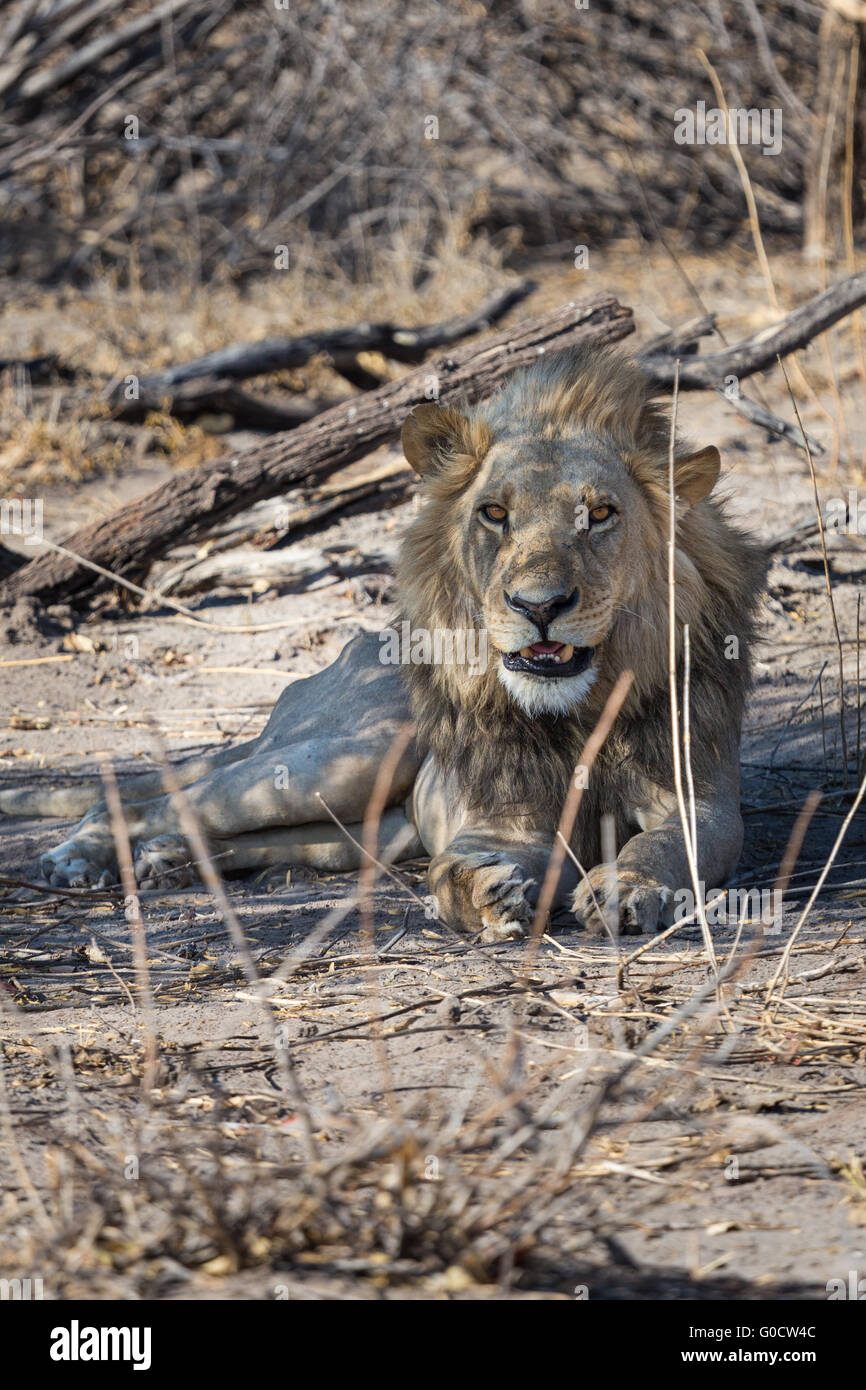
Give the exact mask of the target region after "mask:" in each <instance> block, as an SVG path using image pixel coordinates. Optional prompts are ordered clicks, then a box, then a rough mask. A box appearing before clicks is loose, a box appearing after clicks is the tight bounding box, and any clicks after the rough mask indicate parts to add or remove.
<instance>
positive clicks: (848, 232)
mask: <svg viewBox="0 0 866 1390" xmlns="http://www.w3.org/2000/svg"><path fill="white" fill-rule="evenodd" d="M859 75H860V31H859V29H856V28H855V29H854V33H853V39H852V44H851V55H850V66H849V68H848V100H847V103H846V109H845V158H844V162H843V166H842V236H843V239H844V242H845V262H846V265H847V266H848V269H849V270H850V271H856V269H857V257H856V255H855V253H854V111H855V106H856V99H857V81H858V78H859ZM851 329H852V331H853V334H854V343H855V346H856V349H857V362H858V365H859V367H860V378H861V381H862V383H863V390H864V392H866V343H864V335H863V314H862V312H861V310H859V309H858V310H856V311H855V313H854V314H852V316H851ZM860 467H861V468H866V453H864V455H863V459H862V460H861V464H860ZM857 766H858V768H859V766H860V759H859V757H858V759H857Z"/></svg>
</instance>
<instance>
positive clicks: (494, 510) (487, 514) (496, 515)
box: [481, 502, 508, 526]
mask: <svg viewBox="0 0 866 1390" xmlns="http://www.w3.org/2000/svg"><path fill="white" fill-rule="evenodd" d="M481 515H482V516H483V517H484V520H485V521H492V522H494V524H495V525H497V526H501V525H502V523H503V521H505V519H506V517H507V516H508V512H507V511H506V509H505V507H500V506H499V504H498V503H497V502H489V503H488V504H487V506H486V507H482V508H481Z"/></svg>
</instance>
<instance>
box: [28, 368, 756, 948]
mask: <svg viewBox="0 0 866 1390" xmlns="http://www.w3.org/2000/svg"><path fill="white" fill-rule="evenodd" d="M651 397H652V391H651V388H650V386H649V385H648V383H647V381H646V379H645V377H644V375H643V373H642V371H641V369H640V367H639V366H638V365H637V364H636V363H635V362H633V361H631V360H629V359H627V358H624V357H621V356H618V355H616V354H615V353H613V352H610V351H598V350H592V349H586V350H579V351H573V352H566V353H561V354H557V355H556V356H552V357H550V358H547V359H545V358H542V359H540V360H539V362H538V364H537V365H535V366H533V367H532V368H530V369H528V370H525V371H521V372H519V373H517V374H516V375H514V376H513V377H512V378H510V379H509V380H508V381H507V382H506V383H505V385H504V386H503V387H502V388H501V389H500V390H499V391H498V392H497V393H496V394H495V395H494V396H493V397H492V398H491V399H489V400H487V401H486V402H484V403H482V404H480V405H477V406H475V407H472V408H468V407H467V408H466V409H456V408H447V409H446V408H440V407H439V406H438V405H433V404H429V405H422V406H419V407H418V408H417V409H416V410H415V411H414V412H413V414H412V415H410V416H409V418H408V420H407V421H406V423H405V426H404V429H403V447H404V450H405V453H406V457H407V459H408V460H409V462H410V463H411V464H412V466H413V468H414V469H415V470H416V471H417V472H418V473H419V474H420V476H421V479H422V491H421V497H422V505H421V507H420V509H419V512H418V516H417V518H416V519H415V520H414V521H413V522H412V524H411V525H410V526H409V528H408V530H407V533H406V536H405V539H404V542H403V546H402V555H401V560H400V564H399V569H398V588H399V595H400V606H401V613H400V627H401V629H402V631H403V632H404V634H405V633H406V632H408V633H409V634H410V635H411V639H412V641H411V646H410V649H409V652H410V656H411V655H412V654H413V653H416V652H418V651H420V652H421V659H420V660H418V659H414V660H411V659H410V661H409V662H408V663H407V664H401V665H395V664H391V662H389V660H387V659H386V657H387V656H388V654H391V655H393V651H394V645H395V644H394V640H393V634H392V636H390V637H387V640H386V638H385V635H383V636H381V637H380V636H379V635H376V634H370V635H366V636H363V637H359V638H356V639H355V640H354V641H352V642H350V643H349V644H348V646H347V647H346V648H345V649H344V650H343V652H342V654H341V655H340V657H339V658H338V660H337V661H336V662H335V663H334V665H333V666H331V667H329V668H328V669H327V670H325V671H322V672H320V673H319V674H317V675H315V676H311V677H309V678H308V679H305V680H299V681H298V682H296V683H295V684H293V685H291V686H289V687H288V689H287V690H285V691H284V693H283V694H282V695H281V696H280V698H279V700H278V701H277V704H276V706H275V708H274V711H273V713H272V715H271V718H270V720H269V722H268V724H267V727H266V728H265V730H264V732H263V733H262V734H261V735H260V737H259V738H257V739H255V740H253V741H252V742H250V743H246V744H242V745H240V746H239V747H236V748H231V749H228V750H224V751H221V752H219V753H217V754H215V755H213V756H210V757H205V758H197V759H196V758H194V759H191V760H189V761H187V762H185V763H181V764H180V765H179V766H178V767H177V769H176V774H177V777H178V780H179V781H180V782H181V783H182V784H183V785H184V786H185V787H186V795H187V797H188V799H189V802H190V804H191V806H192V809H193V811H194V812H195V814H196V815H197V817H198V819H199V821H200V823H201V825H202V827H203V829H204V831H205V832H206V834H207V836H208V838H209V840H210V842H211V844H212V846H213V848H214V850H215V851H216V852H218V853H219V856H220V863H221V864H222V865H223V866H227V867H229V868H250V867H254V866H257V865H261V864H269V863H286V864H291V863H303V864H310V865H313V866H317V867H321V868H325V869H348V868H354V867H356V866H357V865H358V862H359V852H358V850H357V848H356V847H355V846H354V845H353V844H352V843H351V842H350V841H349V840H348V839H347V838H346V837H345V836H344V835H343V833H342V832H341V831H340V830H339V829H338V828H337V826H336V825H335V824H334V822H333V821H332V820H330V819H329V818H328V812H327V811H326V809H325V805H327V807H328V808H330V810H331V811H333V813H334V815H335V816H336V817H338V818H339V819H340V820H341V821H342V822H343V823H345V824H347V825H348V827H349V830H350V832H351V834H352V835H353V836H354V838H355V839H356V840H357V839H358V838H359V836H360V822H361V820H362V818H363V815H364V810H365V807H366V805H367V803H368V800H369V798H370V796H371V793H372V790H373V787H374V784H375V782H376V776H377V773H378V772H379V769H380V767H381V765H382V762H383V760H384V759H385V757H386V754H387V752H388V750H389V748H390V747H391V746H392V744H393V742H394V739H395V736H396V735H397V734H398V731H399V730H400V728H401V726H403V725H405V723H406V722H407V721H408V720H409V719H410V718H412V719H414V721H415V725H416V730H417V736H416V739H415V741H414V742H413V743H412V744H410V745H409V747H408V748H407V749H406V751H405V753H404V754H403V756H402V758H401V759H400V761H399V765H398V766H397V768H396V771H395V773H394V776H393V779H392V782H391V787H390V793H389V798H388V807H389V809H388V810H387V812H386V814H385V816H384V818H383V822H382V827H381V831H380V837H381V840H382V843H383V844H384V843H392V842H393V841H394V840H395V837H398V836H402V844H403V853H404V854H417V853H418V852H419V851H420V849H421V847H423V849H424V850H426V852H427V853H428V854H429V855H430V856H431V863H430V870H429V877H430V888H431V892H432V893H433V895H434V897H435V899H436V903H437V906H438V909H439V912H440V914H441V916H442V917H443V918H444V919H445V920H446V921H447V922H448V923H449V924H450V925H452V926H454V927H460V928H464V929H466V930H468V931H481V932H482V933H483V939H485V940H500V939H505V938H507V937H512V936H520V935H522V934H524V933H525V932H526V930H527V927H528V924H529V923H530V921H531V918H532V914H533V903H534V895H535V894H537V891H538V884H539V883H540V881H541V880H542V878H543V875H544V871H545V867H546V864H547V861H548V857H549V854H550V850H551V845H552V843H553V837H554V834H555V830H556V826H557V823H558V819H559V815H560V811H561V808H562V805H563V802H564V800H565V796H566V792H567V790H568V786H569V782H570V779H571V777H572V775H573V773H574V769H575V766H576V764H577V763H578V761H579V758H580V754H581V750H582V748H583V745H584V742H585V740H586V738H587V735H588V734H589V733H590V731H591V730H592V729H593V727H594V726H595V724H596V722H597V720H598V717H599V714H600V712H601V709H602V707H603V705H604V702H605V700H606V698H607V696H608V694H609V693H610V690H611V688H612V686H613V684H614V682H615V680H616V679H617V677H618V676H619V675H620V673H621V672H623V671H625V670H631V671H632V672H633V673H634V683H633V685H632V687H631V690H630V692H629V694H628V696H627V698H626V701H625V704H624V705H623V707H622V710H621V712H620V714H619V716H618V718H617V720H616V722H615V725H614V728H613V731H612V733H611V735H610V737H609V738H608V739H607V742H606V743H605V745H604V747H603V748H602V751H601V753H600V755H599V757H598V759H597V761H596V763H595V766H594V768H593V770H592V773H591V775H590V778H589V782H588V786H587V789H586V791H585V794H584V796H583V800H582V803H581V806H580V812H579V815H578V818H577V823H576V826H575V830H574V833H573V836H572V849H573V851H574V854H575V856H576V857H577V859H578V860H579V861H580V863H581V864H582V865H583V866H585V868H586V870H587V871H588V873H587V876H586V877H585V878H584V879H582V880H578V878H577V875H576V873H574V872H572V871H571V868H570V866H569V865H567V866H566V867H567V869H568V872H567V873H564V874H563V876H562V878H561V880H560V884H559V889H558V893H557V897H556V899H555V908H556V910H557V912H560V911H561V909H563V908H570V910H571V912H572V914H573V915H574V917H576V918H577V919H578V920H579V921H581V922H583V923H584V924H585V925H586V926H587V927H588V928H589V929H590V930H593V931H599V930H601V929H603V925H604V924H603V922H602V921H601V919H600V914H599V911H598V907H597V904H600V905H601V907H602V908H603V907H604V901H605V894H606V892H607V891H608V887H609V884H610V873H609V870H607V869H605V868H604V866H603V865H601V864H600V860H601V844H600V830H599V827H600V821H601V817H602V816H603V815H605V814H608V815H610V816H611V817H612V818H613V822H614V825H615V833H616V842H617V845H618V846H619V847H620V848H619V854H618V858H617V862H616V866H617V877H618V885H619V887H618V898H619V926H620V930H621V931H625V932H641V931H653V930H655V929H656V928H657V927H658V926H659V924H660V923H662V922H665V921H667V920H670V912H671V903H672V898H673V893H674V891H675V890H676V889H677V888H680V887H686V886H688V885H689V882H690V879H689V873H688V867H687V862H686V855H685V847H684V842H683V836H682V833H681V827H680V820H679V815H678V811H677V807H676V800H675V796H674V792H673V772H672V750H671V730H670V713H669V694H668V675H667V641H668V591H667V533H668V524H669V500H668V447H669V425H668V422H667V419H666V416H665V413H664V412H663V410H662V409H661V408H660V407H659V406H658V405H656V404H654V403H653V401H652V399H651ZM718 474H719V455H718V451H717V450H716V449H715V448H712V447H710V448H706V449H702V450H700V451H699V452H694V451H690V450H688V449H685V448H683V447H682V446H681V445H679V444H678V445H677V447H676V452H675V486H676V494H677V546H676V565H675V567H676V619H677V638H678V644H679V646H680V647H681V645H682V629H683V626H684V624H686V623H687V624H688V625H689V630H690V645H691V655H692V661H691V683H690V691H691V725H692V731H693V732H692V739H691V764H692V770H693V775H694V785H695V791H696V813H697V844H698V871H699V876H700V878H701V880H702V881H703V882H705V883H706V885H707V886H708V887H712V886H716V885H720V884H722V883H723V882H724V881H725V879H726V878H727V877H728V875H729V874H730V873H731V872H732V870H733V868H734V866H735V864H736V862H737V858H738V856H739V853H740V847H741V843H742V822H741V819H740V813H739V740H740V726H741V720H742V713H743V703H744V699H745V695H746V692H747V690H748V686H749V647H750V641H751V638H752V631H753V623H754V614H755V609H756V605H757V602H758V598H759V595H760V591H761V587H762V581H763V572H764V561H763V557H762V554H761V552H760V550H759V549H758V547H757V546H756V545H754V544H753V543H752V542H751V541H750V540H748V539H747V538H746V537H745V536H743V535H741V534H740V533H739V532H738V531H737V530H735V529H734V527H733V526H731V524H730V523H729V522H728V521H727V520H726V519H725V515H724V512H723V509H722V507H721V506H720V504H719V503H718V502H715V501H711V500H710V499H709V494H710V492H711V491H712V489H713V487H714V485H715V483H716V480H717V478H718ZM407 625H408V626H407ZM467 633H468V634H469V635H474V636H476V637H477V636H478V635H479V633H480V635H481V636H482V637H484V638H486V650H484V649H483V648H482V652H481V659H479V652H478V650H477V649H476V648H475V647H473V653H474V658H475V659H474V660H471V661H470V660H467V659H466V654H465V652H461V644H460V643H456V642H453V641H451V642H449V643H445V644H442V643H437V642H436V641H431V634H432V637H433V638H436V636H437V634H438V635H441V634H447V635H450V636H451V637H453V636H454V634H467ZM418 634H421V636H422V637H423V638H424V639H425V640H424V641H421V642H420V644H416V641H415V638H416V637H417V635H418ZM431 652H432V653H433V654H434V659H431ZM443 653H444V655H443ZM404 654H405V644H404ZM436 655H440V656H442V659H440V660H436V659H435V656H436ZM681 659H682V657H681V654H680V662H681ZM680 678H682V672H680ZM161 787H162V780H161V775H160V774H159V773H156V774H150V775H146V776H144V777H140V778H138V779H133V780H132V782H131V783H127V784H126V785H125V787H124V797H125V801H126V816H127V820H128V825H129V831H130V836H131V839H132V843H133V846H134V852H135V870H136V875H137V878H138V881H139V883H140V884H142V885H143V886H146V887H153V886H156V885H158V884H166V883H169V884H171V883H177V882H178V881H181V880H183V881H189V877H188V875H189V870H188V868H187V867H186V866H187V863H188V861H189V858H190V852H189V849H188V847H187V845H186V843H185V842H184V840H183V837H182V835H181V831H180V825H179V822H178V818H177V814H176V811H175V809H174V807H173V805H172V801H171V798H170V797H169V796H167V795H164V794H158V795H154V793H159V792H160V790H161ZM93 794H94V788H93V787H91V788H90V789H89V790H85V791H83V792H82V791H81V790H80V789H79V790H73V789H66V790H55V791H51V792H48V793H47V794H45V795H40V794H38V793H35V794H34V793H21V792H14V791H6V792H4V793H2V794H0V809H2V810H4V811H6V812H7V813H8V814H28V813H29V814H43V815H45V814H48V815H57V814H70V813H73V814H74V813H80V812H81V811H82V810H83V809H85V806H86V805H87V804H89V803H88V801H87V798H88V797H89V796H92V795H93ZM145 798H147V799H145ZM323 802H324V803H325V805H323ZM42 867H43V870H44V873H45V876H46V878H47V879H48V882H49V883H51V884H54V885H66V884H71V885H88V884H102V883H106V882H111V881H114V879H115V878H116V874H117V864H116V859H115V852H114V846H113V842H112V836H111V829H110V824H109V821H108V818H107V815H106V811H105V807H104V805H99V806H96V807H95V808H94V809H93V810H91V811H90V813H89V814H88V815H86V816H85V818H84V820H83V821H82V822H81V824H80V825H79V826H78V828H77V829H76V830H75V832H74V834H73V836H72V838H71V839H69V840H67V841H66V842H65V843H64V844H62V845H60V846H59V847H58V848H57V849H55V850H53V851H52V852H51V853H49V854H46V855H45V856H44V858H43V861H42ZM184 875H187V877H186V879H184Z"/></svg>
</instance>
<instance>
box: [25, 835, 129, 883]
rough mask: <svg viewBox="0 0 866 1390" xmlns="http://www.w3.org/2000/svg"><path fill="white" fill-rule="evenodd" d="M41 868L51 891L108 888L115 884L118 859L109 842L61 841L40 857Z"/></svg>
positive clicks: (92, 840) (89, 840)
mask: <svg viewBox="0 0 866 1390" xmlns="http://www.w3.org/2000/svg"><path fill="white" fill-rule="evenodd" d="M41 868H42V875H43V877H44V879H45V881H46V883H49V884H50V885H51V887H52V888H108V887H110V886H111V884H113V883H116V882H117V859H116V858H115V853H114V845H113V843H112V841H111V840H109V839H106V840H103V839H99V838H95V837H94V838H93V839H87V838H83V837H82V838H79V839H75V838H73V839H71V840H64V841H63V844H62V845H58V846H57V848H56V849H51V850H49V851H48V852H47V854H43V856H42V860H41Z"/></svg>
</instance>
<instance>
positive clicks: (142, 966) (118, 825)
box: [102, 763, 158, 1100]
mask: <svg viewBox="0 0 866 1390" xmlns="http://www.w3.org/2000/svg"><path fill="white" fill-rule="evenodd" d="M102 782H103V787H104V789H105V804H106V807H107V808H108V815H109V819H110V821H111V834H112V837H113V839H114V847H115V850H116V852H117V864H118V868H119V869H120V881H121V884H122V885H123V895H124V911H125V916H126V920H127V922H129V923H130V925H131V927H132V947H133V960H134V962H135V974H136V984H137V993H138V998H139V1002H140V1006H141V1020H142V1026H143V1030H144V1058H145V1061H144V1071H143V1075H142V1081H141V1089H142V1094H143V1096H144V1098H145V1100H149V1099H150V1093H151V1090H152V1089H153V1083H154V1081H155V1079H156V1068H157V1051H158V1049H157V1041H156V1024H155V1021H154V1013H153V994H152V992H151V988H150V970H149V969H148V964H147V941H146V938H145V932H144V922H143V921H142V916H141V901H140V899H139V896H138V884H137V883H136V879H135V868H134V867H133V862H132V846H131V844H130V842H129V830H128V827H127V824H126V820H125V818H124V815H123V806H122V805H121V800H120V792H119V791H118V789H117V778H116V777H115V775H114V768H113V767H112V766H111V764H110V763H104V764H103V767H102Z"/></svg>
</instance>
